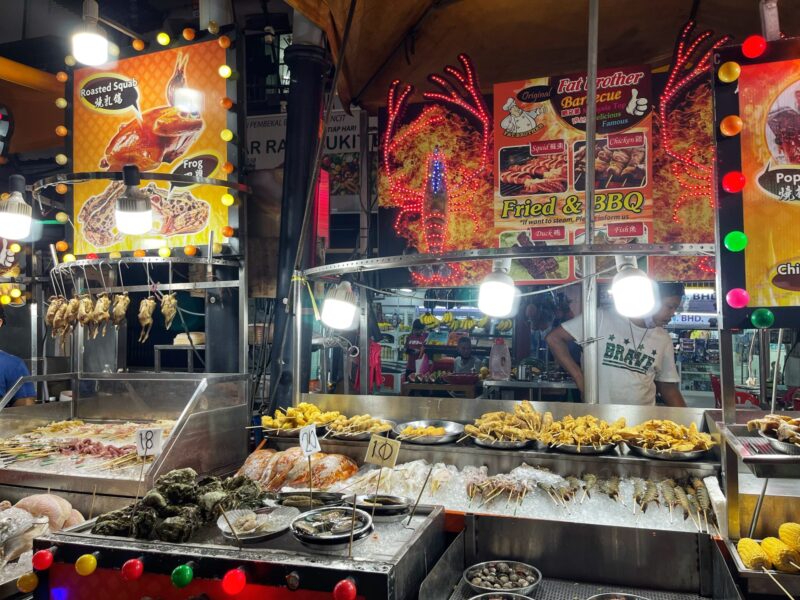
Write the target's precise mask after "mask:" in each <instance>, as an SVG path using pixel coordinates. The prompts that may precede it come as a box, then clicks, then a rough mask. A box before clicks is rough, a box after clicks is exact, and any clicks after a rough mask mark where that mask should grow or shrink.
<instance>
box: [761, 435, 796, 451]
mask: <svg viewBox="0 0 800 600" xmlns="http://www.w3.org/2000/svg"><path fill="white" fill-rule="evenodd" d="M758 435H760V436H761V437H762V438H764V439H765V440H767V441H768V442H769V445H770V446H772V449H773V450H775V452H779V453H780V454H794V455H796V456H800V446H798V445H797V444H792V443H789V442H782V441H780V440H779V439H778V438H777V437H775V436H772V435H769V434H768V433H766V432H764V431H761V430H759V431H758Z"/></svg>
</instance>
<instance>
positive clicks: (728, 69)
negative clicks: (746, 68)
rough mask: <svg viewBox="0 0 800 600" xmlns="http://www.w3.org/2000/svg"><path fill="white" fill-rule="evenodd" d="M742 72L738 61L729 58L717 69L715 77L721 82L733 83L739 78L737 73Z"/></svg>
mask: <svg viewBox="0 0 800 600" xmlns="http://www.w3.org/2000/svg"><path fill="white" fill-rule="evenodd" d="M741 73H742V67H741V65H739V63H737V62H735V61H732V60H729V61H728V62H726V63H722V65H720V67H719V70H718V71H717V77H719V80H720V81H721V82H722V83H733V82H734V81H736V80H737V79H739V75H741Z"/></svg>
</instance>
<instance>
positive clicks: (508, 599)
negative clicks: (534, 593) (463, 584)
mask: <svg viewBox="0 0 800 600" xmlns="http://www.w3.org/2000/svg"><path fill="white" fill-rule="evenodd" d="M469 600H533V598H532V597H531V596H523V595H522V594H514V593H511V592H500V591H497V592H489V593H488V594H479V595H478V596H472V598H470V599H469Z"/></svg>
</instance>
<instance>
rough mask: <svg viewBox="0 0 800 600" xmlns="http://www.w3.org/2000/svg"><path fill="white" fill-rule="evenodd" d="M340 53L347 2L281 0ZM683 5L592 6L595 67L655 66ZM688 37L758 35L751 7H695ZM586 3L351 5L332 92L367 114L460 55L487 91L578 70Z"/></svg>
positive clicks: (665, 1) (747, 3)
mask: <svg viewBox="0 0 800 600" xmlns="http://www.w3.org/2000/svg"><path fill="white" fill-rule="evenodd" d="M287 1H288V3H289V4H290V5H292V6H293V7H294V8H296V9H297V10H299V11H300V12H301V13H303V14H304V15H306V16H307V17H308V18H309V19H310V20H312V21H313V22H314V23H316V24H317V25H319V26H320V27H321V28H322V29H323V30H324V31H325V33H326V34H327V35H328V39H329V40H330V41H331V47H332V49H333V51H334V54H336V53H337V52H338V48H339V47H340V45H341V36H342V32H343V31H344V26H345V22H346V20H347V12H348V9H349V7H350V1H351V0H287ZM694 4H695V2H694V1H693V0H645V1H642V0H602V1H601V2H600V35H599V44H598V64H599V66H600V68H604V67H614V66H620V65H630V64H649V65H651V66H659V65H663V64H665V63H666V62H668V61H669V58H670V57H671V56H672V51H673V47H674V44H675V38H676V37H677V35H678V33H679V30H680V28H681V26H682V25H683V24H684V23H685V22H686V21H687V20H688V18H689V15H690V14H691V12H692V7H693V5H694ZM697 6H698V9H697V21H698V30H702V29H713V30H714V31H715V32H716V33H718V34H723V33H729V34H732V35H734V36H735V39H736V40H739V41H741V40H742V39H744V38H745V37H746V36H747V35H750V34H753V33H760V20H759V10H758V6H759V2H758V0H701V1H700V2H698V3H697ZM779 6H780V15H781V29H782V31H783V32H784V33H785V34H787V35H797V34H798V33H800V10H797V0H781V2H780V5H779ZM588 7H589V3H588V0H438V1H437V0H391V1H387V0H357V3H356V12H355V16H354V20H353V25H352V30H351V36H350V40H349V41H348V44H347V48H346V52H345V63H344V69H343V72H342V79H341V83H340V87H339V94H340V96H341V98H342V103H343V104H344V105H345V106H347V105H348V103H349V102H350V101H352V102H353V103H356V104H360V105H363V106H366V107H367V108H370V109H373V110H374V109H375V108H376V107H377V106H379V105H381V104H383V103H384V97H385V95H386V90H387V89H388V87H389V84H390V83H391V82H392V81H393V80H394V79H400V80H402V81H405V82H409V83H412V84H414V85H415V86H416V87H417V88H418V89H419V88H422V89H427V88H428V84H427V83H426V77H427V75H428V74H429V73H435V72H439V71H441V68H442V66H443V65H445V64H454V63H455V61H456V57H457V56H458V54H459V53H460V52H466V53H467V54H469V55H470V57H471V58H472V59H473V61H474V62H475V64H476V66H477V70H478V74H479V76H480V77H481V84H482V85H483V87H484V89H485V91H486V92H490V91H491V86H492V84H493V83H496V82H502V81H513V80H518V79H525V78H527V77H531V76H543V75H561V74H569V73H574V72H580V71H585V70H586V60H587V40H586V37H587V29H588V25H587V22H588Z"/></svg>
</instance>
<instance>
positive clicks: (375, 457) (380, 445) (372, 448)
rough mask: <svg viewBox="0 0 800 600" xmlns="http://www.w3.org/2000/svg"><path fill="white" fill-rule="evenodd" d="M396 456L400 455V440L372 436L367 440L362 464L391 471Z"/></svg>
mask: <svg viewBox="0 0 800 600" xmlns="http://www.w3.org/2000/svg"><path fill="white" fill-rule="evenodd" d="M398 454H400V440H393V439H392V438H389V437H386V436H383V435H378V434H373V435H372V437H371V438H370V440H369V446H368V447H367V456H366V457H365V458H364V462H367V463H370V464H372V465H378V466H379V467H389V468H390V469H392V468H394V466H395V465H396V464H397V455H398Z"/></svg>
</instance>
